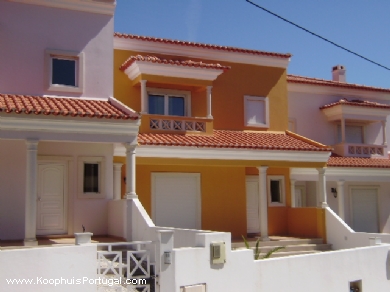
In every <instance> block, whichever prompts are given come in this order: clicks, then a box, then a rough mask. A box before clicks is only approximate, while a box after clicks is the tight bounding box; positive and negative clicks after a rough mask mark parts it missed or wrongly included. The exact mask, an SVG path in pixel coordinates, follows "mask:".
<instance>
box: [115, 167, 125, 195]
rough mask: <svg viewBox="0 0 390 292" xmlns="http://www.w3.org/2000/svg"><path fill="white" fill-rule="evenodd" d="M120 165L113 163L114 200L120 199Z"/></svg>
mask: <svg viewBox="0 0 390 292" xmlns="http://www.w3.org/2000/svg"><path fill="white" fill-rule="evenodd" d="M122 165H123V164H122V163H114V200H120V199H121V193H122V192H121V185H122Z"/></svg>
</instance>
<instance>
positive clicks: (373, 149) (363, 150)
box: [334, 143, 386, 157]
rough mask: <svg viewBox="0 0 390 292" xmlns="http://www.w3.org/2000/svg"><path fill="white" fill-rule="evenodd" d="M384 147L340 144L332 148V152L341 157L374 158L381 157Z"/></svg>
mask: <svg viewBox="0 0 390 292" xmlns="http://www.w3.org/2000/svg"><path fill="white" fill-rule="evenodd" d="M385 147H386V146H385V145H370V144H352V143H341V144H337V145H335V146H334V152H335V153H337V154H339V155H342V156H353V157H375V156H383V155H384V153H385Z"/></svg>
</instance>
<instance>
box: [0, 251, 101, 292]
mask: <svg viewBox="0 0 390 292" xmlns="http://www.w3.org/2000/svg"><path fill="white" fill-rule="evenodd" d="M96 254H97V248H96V245H83V246H63V247H51V248H48V247H47V248H30V249H19V250H2V251H0V291H7V292H25V291H40V292H54V291H55V292H68V291H74V292H77V291H80V292H96V289H97V287H96V285H92V284H88V282H86V283H84V284H80V285H65V284H63V285H57V286H55V285H44V284H40V283H41V282H39V281H38V280H39V279H40V281H42V283H45V282H44V281H45V280H44V279H47V280H52V281H54V279H59V280H61V278H62V279H66V280H68V283H72V280H73V281H74V282H76V280H77V279H81V283H82V281H83V278H84V277H86V279H93V280H94V279H96ZM7 279H20V280H22V279H31V280H33V281H34V283H35V285H32V284H30V285H27V284H24V285H21V284H19V285H17V284H13V285H11V284H7ZM63 283H64V282H63Z"/></svg>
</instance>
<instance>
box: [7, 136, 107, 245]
mask: <svg viewBox="0 0 390 292" xmlns="http://www.w3.org/2000/svg"><path fill="white" fill-rule="evenodd" d="M81 156H98V157H104V160H105V169H104V178H105V184H104V190H103V192H104V193H105V195H106V196H105V198H104V199H83V198H79V196H78V192H79V190H78V185H77V182H78V180H79V178H78V173H79V170H78V157H81ZM38 159H45V160H51V159H52V160H53V161H64V160H63V159H66V161H67V165H68V212H67V216H68V233H69V234H70V235H73V233H74V232H80V231H82V227H81V225H84V226H85V227H86V228H87V231H90V232H93V233H94V234H95V235H104V234H107V232H108V205H107V204H108V201H109V200H111V199H112V198H113V163H112V161H113V148H112V145H111V144H102V143H70V142H40V143H39V144H38ZM0 161H1V163H0V202H1V203H0V211H1V212H0V219H1V220H0V227H1V228H0V239H2V240H10V239H23V238H24V224H25V223H24V218H25V183H26V182H25V181H26V144H25V141H24V140H4V139H1V140H0ZM38 161H39V160H38Z"/></svg>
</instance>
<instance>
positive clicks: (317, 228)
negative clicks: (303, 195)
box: [288, 207, 326, 242]
mask: <svg viewBox="0 0 390 292" xmlns="http://www.w3.org/2000/svg"><path fill="white" fill-rule="evenodd" d="M288 234H289V235H290V236H296V237H307V238H323V239H324V242H326V228H325V210H324V209H321V208H315V207H312V208H289V209H288Z"/></svg>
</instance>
